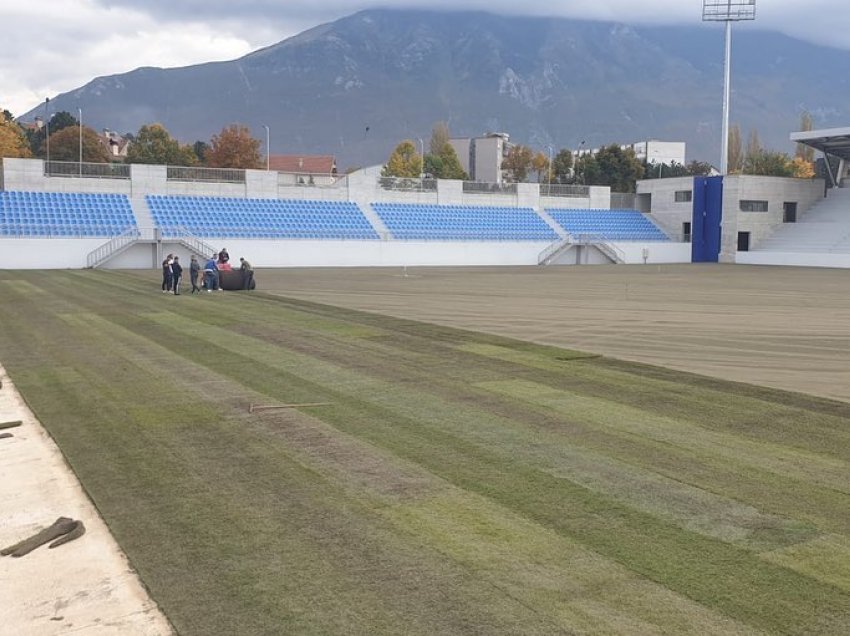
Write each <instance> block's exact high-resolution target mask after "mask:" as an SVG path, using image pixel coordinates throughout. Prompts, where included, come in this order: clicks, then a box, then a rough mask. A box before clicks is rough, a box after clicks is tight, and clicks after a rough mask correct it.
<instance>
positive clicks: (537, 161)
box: [531, 152, 551, 183]
mask: <svg viewBox="0 0 850 636" xmlns="http://www.w3.org/2000/svg"><path fill="white" fill-rule="evenodd" d="M531 168H532V169H533V170H534V171H535V172H536V173H537V183H546V182H547V181H549V180H550V178H551V176H550V175H551V173H550V169H551V166H550V165H549V157H547V156H546V153H545V152H538V153H536V154H535V155H534V156H533V157H532V158H531Z"/></svg>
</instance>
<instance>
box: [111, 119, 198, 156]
mask: <svg viewBox="0 0 850 636" xmlns="http://www.w3.org/2000/svg"><path fill="white" fill-rule="evenodd" d="M127 162H128V163H148V164H165V165H172V166H184V165H192V161H191V160H190V159H189V157H187V155H186V153H185V152H184V151H183V149H182V148H181V147H180V143H179V142H178V141H177V140H176V139H174V138H173V137H172V136H171V135H170V134H169V133H168V131H167V130H166V129H165V126H163V125H162V124H150V125H145V126H142V127H141V128H139V132H138V133H136V136H135V140H134V141H133V143H131V144H130V147H129V148H128V149H127Z"/></svg>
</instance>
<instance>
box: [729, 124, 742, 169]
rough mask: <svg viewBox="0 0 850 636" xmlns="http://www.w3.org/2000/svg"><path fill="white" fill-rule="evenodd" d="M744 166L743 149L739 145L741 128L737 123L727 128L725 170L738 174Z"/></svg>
mask: <svg viewBox="0 0 850 636" xmlns="http://www.w3.org/2000/svg"><path fill="white" fill-rule="evenodd" d="M743 167H744V151H743V147H742V145H741V129H740V128H739V127H738V124H735V125H734V126H732V127H731V128H729V148H728V149H727V153H726V170H727V172H729V174H738V173H740V172H741V169H742V168H743Z"/></svg>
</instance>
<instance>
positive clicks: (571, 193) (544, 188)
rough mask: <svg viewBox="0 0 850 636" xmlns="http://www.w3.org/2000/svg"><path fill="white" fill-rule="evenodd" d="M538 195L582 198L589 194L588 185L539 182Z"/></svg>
mask: <svg viewBox="0 0 850 636" xmlns="http://www.w3.org/2000/svg"><path fill="white" fill-rule="evenodd" d="M540 196H542V197H568V198H577V197H580V198H584V197H588V196H590V186H586V185H573V184H564V183H541V184H540Z"/></svg>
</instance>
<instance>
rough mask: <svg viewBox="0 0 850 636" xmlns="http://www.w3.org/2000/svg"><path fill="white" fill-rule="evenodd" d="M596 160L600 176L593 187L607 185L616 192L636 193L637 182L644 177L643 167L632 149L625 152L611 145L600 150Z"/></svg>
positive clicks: (615, 145)
mask: <svg viewBox="0 0 850 636" xmlns="http://www.w3.org/2000/svg"><path fill="white" fill-rule="evenodd" d="M594 159H595V160H596V164H597V166H598V170H599V176H598V177H597V181H596V183H593V184H592V185H607V186H610V187H611V189H612V190H613V191H615V192H634V191H635V184H636V183H637V180H638V179H640V178H641V177H643V165H642V164H641V162H640V161H639V160H638V158H637V157H636V156H635V151H634V150H632V149H631V148H629V149H627V150H623V149H622V148H620V146H618V145H617V144H611V145H610V146H605V147H603V148H600V150H599V152H597V153H596V156H595V157H594ZM588 183H590V182H588Z"/></svg>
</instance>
